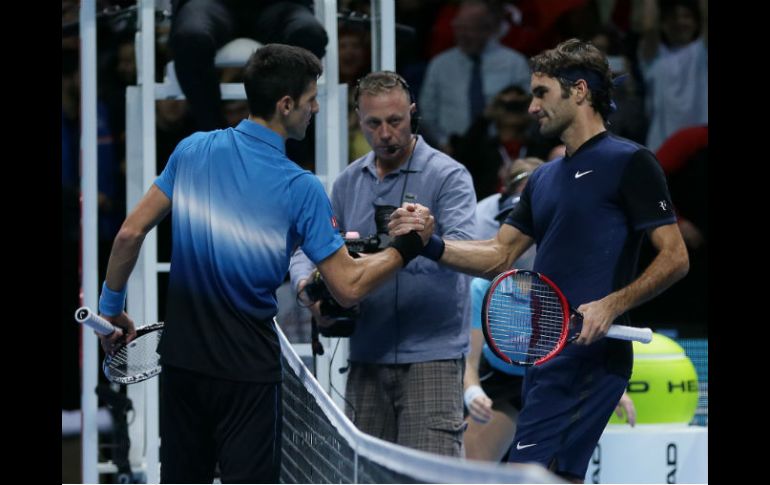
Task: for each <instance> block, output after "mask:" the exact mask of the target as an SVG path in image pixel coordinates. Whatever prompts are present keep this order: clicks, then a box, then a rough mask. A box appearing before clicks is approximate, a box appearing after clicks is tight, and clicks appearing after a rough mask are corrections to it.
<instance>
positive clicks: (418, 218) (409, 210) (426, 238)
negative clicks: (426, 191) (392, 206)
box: [388, 203, 444, 266]
mask: <svg viewBox="0 0 770 485" xmlns="http://www.w3.org/2000/svg"><path fill="white" fill-rule="evenodd" d="M435 225H436V220H435V219H434V217H433V215H432V214H431V213H430V209H428V208H427V207H425V206H424V205H420V204H411V203H406V204H404V206H403V207H401V208H399V209H396V210H395V211H393V213H392V214H391V215H390V222H388V234H389V235H390V237H392V238H393V242H392V243H391V246H392V247H393V248H394V249H396V250H397V251H398V252H399V253H401V256H402V257H403V258H404V266H406V265H407V264H408V263H409V261H411V260H412V258H414V257H415V256H417V255H418V254H420V255H422V256H425V257H426V258H429V259H432V260H433V261H438V260H439V259H441V255H442V254H443V253H444V241H442V240H441V238H439V237H438V236H435V235H433V230H434V228H435Z"/></svg>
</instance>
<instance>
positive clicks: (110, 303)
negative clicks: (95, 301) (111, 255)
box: [99, 281, 126, 317]
mask: <svg viewBox="0 0 770 485" xmlns="http://www.w3.org/2000/svg"><path fill="white" fill-rule="evenodd" d="M125 306H126V288H123V289H122V290H120V291H113V290H111V289H109V288H108V287H107V282H106V281H105V282H104V283H103V284H102V294H101V295H100V296H99V313H101V314H102V315H107V316H108V317H114V316H117V315H120V314H121V313H123V308H125Z"/></svg>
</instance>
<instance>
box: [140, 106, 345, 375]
mask: <svg viewBox="0 0 770 485" xmlns="http://www.w3.org/2000/svg"><path fill="white" fill-rule="evenodd" d="M155 184H156V185H157V186H158V188H160V190H162V191H163V193H165V194H166V195H167V196H168V197H169V198H171V199H172V227H173V230H172V234H173V246H172V247H173V249H172V256H171V272H170V277H169V293H168V298H167V311H166V327H165V329H164V334H163V337H162V339H161V342H160V345H159V352H160V354H161V363H162V364H163V365H167V364H168V365H172V366H176V367H180V368H183V369H187V370H192V371H197V372H200V373H203V374H207V375H211V376H214V377H218V378H224V379H231V380H237V381H252V382H277V381H280V379H281V363H280V358H279V356H280V345H279V343H278V337H277V335H276V332H275V328H274V326H273V325H274V324H273V322H272V320H271V319H272V317H273V316H274V315H275V314H276V313H277V304H276V297H275V291H276V289H277V288H278V287H279V286H280V285H281V283H282V282H283V280H284V277H285V275H286V273H287V271H288V268H289V258H290V256H291V254H292V252H293V251H294V249H295V248H296V247H297V246H299V245H302V247H303V249H304V251H305V253H306V254H307V255H308V256H309V257H310V259H312V260H313V261H314V262H316V263H318V262H320V261H322V260H323V259H325V258H327V257H328V256H330V255H331V254H333V253H334V252H335V251H337V250H338V249H339V248H340V247H341V246H342V245H343V244H344V243H343V240H342V238H341V236H340V235H339V230H338V228H337V227H335V224H336V223H335V221H334V219H333V215H332V208H331V203H330V201H329V199H328V197H327V196H326V193H325V192H324V189H323V186H322V185H321V183H320V181H319V180H318V179H317V178H316V176H315V175H313V174H312V173H311V172H309V171H307V170H304V169H302V168H300V167H299V166H298V165H297V164H295V163H294V162H292V161H291V160H289V159H288V158H287V157H286V150H285V145H284V140H283V138H281V136H279V135H278V134H277V133H275V132H273V131H272V130H270V129H268V128H266V127H264V126H262V125H259V124H257V123H255V122H252V121H249V120H243V121H242V122H241V123H240V124H239V125H238V126H237V127H236V128H228V129H226V130H216V131H212V132H205V133H203V132H199V133H195V134H193V135H191V136H189V137H188V138H186V139H184V140H182V142H180V143H179V145H178V146H177V148H176V149H175V150H174V152H173V153H172V155H171V157H170V159H169V161H168V164H167V165H166V168H165V169H164V170H163V173H161V174H160V176H159V177H158V179H157V180H156V181H155Z"/></svg>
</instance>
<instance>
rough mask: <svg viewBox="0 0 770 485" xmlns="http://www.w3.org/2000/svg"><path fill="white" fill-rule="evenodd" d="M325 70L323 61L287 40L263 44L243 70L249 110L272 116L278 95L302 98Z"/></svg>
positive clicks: (252, 112)
mask: <svg viewBox="0 0 770 485" xmlns="http://www.w3.org/2000/svg"><path fill="white" fill-rule="evenodd" d="M322 72H323V66H322V65H321V61H319V60H318V58H317V57H316V56H315V55H314V54H313V53H312V52H310V51H309V50H307V49H303V48H302V47H296V46H290V45H284V44H266V45H265V46H263V47H260V48H259V49H257V50H256V51H255V52H254V54H252V55H251V57H250V58H249V61H248V62H247V63H246V68H245V70H244V74H243V85H244V87H245V88H246V99H248V101H249V112H250V113H251V114H252V115H253V116H259V117H260V118H263V119H265V120H268V121H269V120H271V119H272V118H273V115H274V114H275V103H277V102H278V100H279V99H281V98H282V97H284V96H287V95H288V96H291V98H292V99H293V100H295V101H299V98H300V96H302V93H304V92H305V90H306V89H307V88H308V86H309V85H310V83H312V82H313V81H317V80H318V77H319V76H320V75H321V73H322Z"/></svg>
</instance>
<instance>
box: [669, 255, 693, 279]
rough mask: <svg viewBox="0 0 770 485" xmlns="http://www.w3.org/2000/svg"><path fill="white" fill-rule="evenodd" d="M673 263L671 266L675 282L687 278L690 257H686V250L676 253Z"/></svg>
mask: <svg viewBox="0 0 770 485" xmlns="http://www.w3.org/2000/svg"><path fill="white" fill-rule="evenodd" d="M673 263H674V264H672V265H671V266H672V268H673V269H674V276H675V278H676V280H677V281H678V280H681V279H682V278H684V277H685V276H687V273H688V272H689V271H690V256H688V254H687V249H686V248H682V249H681V250H679V251H677V254H676V257H675V259H674V261H673Z"/></svg>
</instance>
